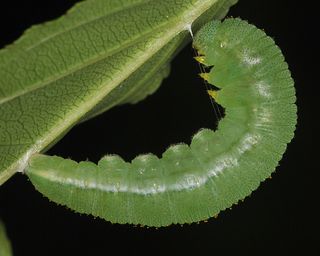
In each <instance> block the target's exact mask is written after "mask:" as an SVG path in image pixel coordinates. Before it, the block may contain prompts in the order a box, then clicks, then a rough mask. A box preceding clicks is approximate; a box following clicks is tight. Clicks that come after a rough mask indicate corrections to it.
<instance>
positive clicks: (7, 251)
mask: <svg viewBox="0 0 320 256" xmlns="http://www.w3.org/2000/svg"><path fill="white" fill-rule="evenodd" d="M11 255H12V250H11V245H10V242H9V240H8V237H7V235H6V230H5V227H4V225H3V223H2V222H1V221H0V256H11Z"/></svg>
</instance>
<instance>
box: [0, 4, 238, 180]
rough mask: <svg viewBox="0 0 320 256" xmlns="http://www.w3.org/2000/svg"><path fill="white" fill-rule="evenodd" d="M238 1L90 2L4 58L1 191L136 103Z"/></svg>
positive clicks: (1, 54) (0, 54) (0, 71)
mask: <svg viewBox="0 0 320 256" xmlns="http://www.w3.org/2000/svg"><path fill="white" fill-rule="evenodd" d="M235 2H236V0H163V1H158V0H123V1H118V0H87V1H84V2H80V3H79V4H77V5H76V6H75V7H74V8H72V9H71V10H70V11H69V12H68V14H67V15H65V16H63V17H62V18H59V19H58V20H56V21H53V22H48V23H46V24H43V25H37V26H34V27H32V28H31V29H29V30H28V31H27V32H26V33H25V34H24V35H23V36H22V37H21V38H20V39H19V40H17V41H16V42H15V43H14V44H12V45H10V46H8V47H6V48H5V49H2V50H1V51H0V184H2V183H3V182H5V181H6V180H7V179H8V178H10V177H11V176H12V175H13V174H14V173H16V172H19V171H21V172H22V171H23V170H24V169H25V167H26V165H27V163H28V161H29V159H30V157H31V156H32V155H33V154H35V153H39V152H44V151H45V150H46V149H48V148H49V147H50V146H52V145H53V144H54V143H55V142H56V141H57V140H59V139H60V138H61V137H62V136H63V135H64V134H65V133H66V132H67V131H68V130H70V129H71V128H72V127H73V126H74V125H75V124H77V123H79V122H81V121H84V120H87V119H89V118H91V117H93V116H95V115H97V114H99V113H102V112H103V111H106V110H108V109H110V108H111V107H113V106H116V105H119V104H124V103H136V102H138V101H140V100H142V99H143V98H145V97H146V96H147V95H148V94H150V93H153V92H154V91H155V90H156V89H157V88H158V87H159V85H160V84H161V81H162V80H163V79H164V78H165V77H166V76H167V75H168V72H169V65H170V64H169V63H170V61H171V59H172V58H173V56H174V55H175V54H176V52H177V51H178V50H179V49H181V47H183V46H184V45H185V44H186V43H187V42H189V41H190V35H189V34H188V32H187V25H188V24H192V25H193V29H194V31H196V30H198V28H199V27H200V26H201V25H203V24H204V23H205V22H207V21H208V20H210V19H211V18H222V17H223V16H224V15H225V14H226V12H227V10H228V8H229V7H230V6H231V5H233V4H234V3H235Z"/></svg>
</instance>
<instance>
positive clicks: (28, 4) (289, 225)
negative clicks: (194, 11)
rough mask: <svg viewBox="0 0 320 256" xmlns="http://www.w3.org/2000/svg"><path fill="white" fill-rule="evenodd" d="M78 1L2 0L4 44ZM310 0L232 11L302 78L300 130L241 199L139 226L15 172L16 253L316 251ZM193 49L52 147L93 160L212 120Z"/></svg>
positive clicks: (0, 36)
mask: <svg viewBox="0 0 320 256" xmlns="http://www.w3.org/2000/svg"><path fill="white" fill-rule="evenodd" d="M159 1H160V0H159ZM75 2H76V1H75V0H72V1H71V0H46V1H43V0H42V1H40V0H39V1H37V0H29V1H22V0H21V1H18V0H11V1H10V2H7V3H5V1H4V0H1V2H0V21H1V22H0V47H2V46H4V45H6V44H9V43H11V42H12V41H13V40H15V39H16V38H18V37H19V36H20V35H21V33H22V32H23V30H24V29H26V28H28V27H30V26H31V25H32V24H35V23H39V22H43V21H46V20H50V19H53V18H55V17H58V16H60V15H62V14H63V13H64V12H65V11H66V10H67V9H68V8H69V7H71V6H72V5H73V3H75ZM311 9H312V7H310V4H308V6H305V5H303V4H302V3H301V1H299V2H296V3H295V2H294V1H289V0H281V1H279V0H260V1H256V0H242V1H240V2H239V4H238V5H237V6H236V7H234V8H232V10H231V12H230V13H229V16H234V17H238V16H240V17H242V18H243V19H247V20H248V21H249V22H251V23H253V24H255V25H256V26H258V27H260V28H264V30H265V31H266V32H267V33H268V34H269V35H271V36H272V37H273V38H275V40H276V41H277V44H278V45H279V46H280V47H281V48H282V50H283V52H284V54H285V56H286V59H287V61H288V63H289V65H290V69H291V71H292V73H293V77H294V79H295V81H296V89H297V96H298V107H299V125H298V129H297V132H296V138H295V139H294V141H293V142H292V143H291V144H290V146H289V148H288V151H287V152H286V154H285V156H284V158H283V160H282V161H281V164H280V167H278V168H277V172H276V173H275V174H274V175H273V178H272V179H271V180H268V181H267V182H265V183H264V184H262V186H261V187H260V188H259V189H258V191H256V192H254V193H253V195H252V196H251V197H250V198H248V199H246V200H245V202H244V203H241V204H239V205H238V206H235V207H233V209H232V210H227V211H225V212H223V213H221V214H220V216H219V218H218V219H211V220H210V221H209V222H208V223H200V224H192V225H185V226H183V227H180V226H172V227H169V228H163V229H158V230H156V229H147V228H135V227H132V226H129V225H128V226H126V225H122V226H121V225H112V224H110V223H108V222H105V221H103V220H99V219H93V218H91V217H87V216H81V215H79V214H75V213H73V212H71V211H69V210H67V209H65V208H64V207H59V206H57V205H55V204H54V203H50V202H49V201H48V200H47V199H46V198H44V197H43V196H42V195H41V194H40V193H38V192H37V191H35V190H34V188H33V186H32V184H31V183H30V182H28V180H27V178H26V177H24V176H22V175H20V174H19V175H15V176H14V177H13V178H11V179H10V180H9V181H8V182H7V183H5V184H4V185H3V186H2V187H0V218H1V219H3V221H4V222H5V223H6V226H7V229H8V235H9V237H10V239H11V240H12V243H13V247H14V253H15V255H17V256H19V255H109V254H110V255H111V254H113V253H114V254H124V253H126V254H128V255H129V254H130V255H140V254H145V253H148V254H177V255H182V254H190V255H204V254H210V255H220V254H222V253H223V255H228V254H229V253H231V252H234V253H237V254H240V255H249V254H254V255H261V254H269V255H278V254H280V253H281V254H282V255H292V254H293V253H294V252H300V253H301V254H303V255H320V251H319V250H317V247H318V248H319V243H320V239H319V233H318V232H319V225H318V224H319V223H318V219H317V218H316V216H317V217H319V215H318V214H317V204H318V202H319V199H318V195H319V192H318V191H319V190H318V189H317V179H316V177H315V175H316V173H317V172H318V171H319V167H317V165H318V163H317V162H318V161H317V158H316V157H317V155H316V153H317V152H316V148H315V141H314V140H315V122H316V120H317V119H318V118H319V112H318V111H316V110H317V109H318V107H315V103H316V102H317V100H318V94H317V93H316V91H315V90H316V89H315V88H316V87H318V86H319V85H318V82H317V79H316V77H317V71H316V68H315V67H316V66H317V65H318V64H317V61H316V58H315V49H316V48H315V47H316V42H315V39H314V36H315V34H317V33H318V30H319V29H314V30H311V29H310V28H311V27H312V24H315V16H314V15H313V14H311V12H310V10H311ZM313 22H314V23H313ZM308 28H309V29H308ZM193 54H194V53H193V50H192V48H191V46H188V47H186V48H185V49H184V50H183V51H182V52H181V53H180V54H179V55H178V56H177V58H176V59H175V60H174V62H173V65H172V72H171V75H170V77H169V78H168V79H166V80H165V82H164V84H163V85H162V87H161V88H160V89H159V90H158V92H157V93H156V94H154V95H153V96H151V97H149V98H147V100H145V101H143V102H141V103H139V104H137V105H134V106H121V107H117V108H115V109H112V110H111V111H109V112H107V113H104V114H103V115H101V116H99V117H97V118H95V119H93V120H90V121H89V122H86V123H84V124H81V125H79V126H77V127H75V128H74V129H73V130H72V131H71V132H70V133H69V134H68V135H67V136H65V137H64V138H63V139H62V140H61V141H60V142H59V143H58V144H56V146H54V147H53V148H52V149H51V150H50V151H49V154H57V155H61V156H65V157H71V158H73V159H75V160H86V159H87V158H88V159H90V160H92V161H97V160H98V159H100V157H101V156H103V155H104V154H105V153H117V154H120V155H121V156H123V157H124V158H125V159H127V160H130V159H132V158H133V157H134V156H136V155H138V154H140V153H146V152H153V153H155V154H158V155H160V154H161V153H162V152H163V151H164V150H165V149H166V148H167V147H168V146H169V145H170V144H172V143H177V142H181V141H184V142H190V138H191V135H192V134H194V133H195V132H196V131H197V130H198V129H200V128H201V127H211V128H213V127H214V126H215V122H216V120H215V117H214V114H213V108H212V106H211V104H210V102H209V100H208V97H207V95H206V93H205V88H204V85H203V82H202V81H201V79H199V78H198V76H197V73H199V68H198V66H197V64H196V63H195V62H194V61H193V60H192V56H193ZM0 79H1V78H0ZM311 251H313V252H311Z"/></svg>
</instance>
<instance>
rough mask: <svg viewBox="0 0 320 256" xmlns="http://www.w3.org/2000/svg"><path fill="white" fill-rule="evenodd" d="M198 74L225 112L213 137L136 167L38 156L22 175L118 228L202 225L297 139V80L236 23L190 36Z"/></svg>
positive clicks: (262, 38)
mask: <svg viewBox="0 0 320 256" xmlns="http://www.w3.org/2000/svg"><path fill="white" fill-rule="evenodd" d="M194 47H195V48H196V49H197V50H198V52H199V54H200V57H198V58H197V60H198V61H200V62H201V63H202V64H203V65H205V66H207V67H212V69H211V71H210V72H209V73H207V74H203V75H202V76H203V77H204V78H205V79H206V80H207V81H208V82H209V83H210V84H212V85H215V86H216V87H218V88H219V89H220V90H218V91H211V92H210V94H211V95H212V96H213V97H214V98H215V100H216V101H217V102H218V103H219V104H220V105H222V106H223V107H224V108H225V109H226V112H225V117H224V119H223V120H222V121H220V123H219V127H218V130H217V131H216V132H214V131H212V130H208V129H203V130H200V131H199V132H198V133H197V134H195V135H194V136H193V139H192V142H191V145H190V146H188V145H185V144H179V145H174V146H171V147H170V148H168V150H167V151H166V152H164V153H163V156H162V158H161V159H159V158H157V157H156V156H154V155H152V154H147V155H141V156H138V157H136V158H135V159H134V160H133V161H132V163H128V162H125V161H123V160H122V159H121V158H120V157H119V156H106V157H104V158H103V159H101V160H100V161H99V163H98V164H97V165H96V164H94V163H91V162H80V163H76V162H74V161H72V160H67V159H63V158H61V157H56V156H45V155H37V156H35V157H33V158H32V159H31V161H30V163H29V165H28V167H27V170H26V174H27V175H28V176H29V178H30V180H31V181H32V183H33V184H34V186H35V187H36V188H37V189H38V190H39V191H40V192H41V193H43V194H44V195H45V196H47V197H48V198H49V199H50V200H53V201H54V202H57V203H59V204H62V205H66V206H68V207H69V208H71V209H74V210H76V211H77V212H80V213H86V214H91V215H94V216H99V217H101V218H104V219H106V220H108V221H111V222H114V223H131V224H141V225H146V226H156V227H159V226H167V225H170V224H175V223H191V222H197V221H201V220H206V219H208V218H210V217H212V216H215V215H217V214H218V213H219V212H220V211H222V210H224V209H226V208H229V207H231V206H232V205H233V204H234V203H236V202H238V201H239V200H241V199H244V198H245V197H246V196H248V195H249V194H250V193H251V192H252V191H253V190H255V189H256V188H257V187H258V186H259V184H260V182H262V181H263V180H265V179H266V178H268V177H270V175H271V173H272V172H273V171H274V170H275V168H276V166H277V164H278V162H279V161H280V160H281V158H282V155H283V153H284V152H285V150H286V146H287V143H289V142H290V141H291V139H292V138H293V136H294V130H295V126H296V120H297V114H296V113H297V107H296V105H295V100H296V97H295V89H294V82H293V80H292V78H291V75H290V72H289V70H288V66H287V64H286V62H285V61H284V57H283V55H282V53H281V51H280V49H279V48H278V47H277V46H276V45H275V42H274V41H273V40H272V39H271V38H270V37H268V36H267V35H266V34H265V33H264V32H263V31H262V30H259V29H257V28H256V27H255V26H253V25H250V24H248V23H247V22H245V21H242V20H240V19H226V20H225V21H224V22H220V21H213V22H210V23H208V24H207V25H205V26H204V27H203V28H202V29H201V30H200V31H199V32H198V33H197V35H196V36H195V39H194Z"/></svg>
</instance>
